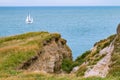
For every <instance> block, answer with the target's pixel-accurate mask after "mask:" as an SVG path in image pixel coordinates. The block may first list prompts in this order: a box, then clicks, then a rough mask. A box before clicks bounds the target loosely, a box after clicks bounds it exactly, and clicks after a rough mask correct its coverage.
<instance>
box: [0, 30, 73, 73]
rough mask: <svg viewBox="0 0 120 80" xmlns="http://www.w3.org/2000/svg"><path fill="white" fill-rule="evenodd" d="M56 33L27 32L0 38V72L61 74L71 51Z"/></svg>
mask: <svg viewBox="0 0 120 80" xmlns="http://www.w3.org/2000/svg"><path fill="white" fill-rule="evenodd" d="M66 43H67V41H66V40H65V39H63V38H61V35H60V34H58V33H49V32H29V33H25V34H20V35H15V36H9V37H3V38H0V55H1V56H0V63H1V64H0V72H4V73H5V72H6V71H7V72H11V71H14V70H16V71H17V70H18V71H19V70H28V71H44V72H46V73H61V72H63V70H62V68H61V67H62V62H63V59H69V60H71V61H72V51H71V49H70V48H69V47H68V46H67V44H66Z"/></svg>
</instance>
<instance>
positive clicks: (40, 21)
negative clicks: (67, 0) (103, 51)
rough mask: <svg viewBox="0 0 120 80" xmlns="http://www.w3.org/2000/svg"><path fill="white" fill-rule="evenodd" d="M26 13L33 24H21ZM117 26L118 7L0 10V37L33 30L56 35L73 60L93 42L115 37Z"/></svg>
mask: <svg viewBox="0 0 120 80" xmlns="http://www.w3.org/2000/svg"><path fill="white" fill-rule="evenodd" d="M28 13H30V15H31V16H32V17H33V19H34V22H33V24H26V23H25V19H26V17H27V15H28ZM119 23H120V7H119V6H92V7H90V6H77V7H72V6H68V7H65V6H62V7H60V6H56V7H55V6H54V7H50V6H46V7H42V6H41V7H0V37H5V36H12V35H17V34H22V33H26V32H34V31H47V32H50V33H54V32H57V33H60V34H61V36H62V38H64V39H66V40H67V45H68V46H69V47H70V48H71V50H72V54H73V59H76V58H77V57H78V56H79V55H82V54H83V53H84V52H85V51H87V50H90V49H91V48H92V47H93V45H94V44H95V43H96V42H98V41H100V40H102V39H105V38H107V37H108V36H110V35H112V34H116V28H117V25H118V24H119Z"/></svg>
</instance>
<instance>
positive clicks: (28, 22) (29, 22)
mask: <svg viewBox="0 0 120 80" xmlns="http://www.w3.org/2000/svg"><path fill="white" fill-rule="evenodd" d="M25 22H26V23H27V24H31V23H33V18H32V17H31V16H30V14H28V15H27V18H26V21H25Z"/></svg>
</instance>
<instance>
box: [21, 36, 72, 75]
mask: <svg viewBox="0 0 120 80" xmlns="http://www.w3.org/2000/svg"><path fill="white" fill-rule="evenodd" d="M39 46H40V49H39V50H38V52H37V55H36V56H34V57H32V58H31V59H29V60H28V61H25V62H24V63H23V64H22V66H21V67H20V69H26V70H30V71H44V72H47V73H60V72H61V71H62V69H61V65H62V61H63V59H65V58H68V59H71V60H72V53H71V50H70V49H69V47H68V46H67V45H66V40H64V39H62V38H61V36H60V35H59V34H52V36H48V37H47V38H46V39H44V40H43V41H42V42H40V44H39Z"/></svg>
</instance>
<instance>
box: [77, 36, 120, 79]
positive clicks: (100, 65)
mask: <svg viewBox="0 0 120 80" xmlns="http://www.w3.org/2000/svg"><path fill="white" fill-rule="evenodd" d="M119 44H120V35H112V36H110V37H108V38H107V39H104V40H100V41H99V42H97V43H95V45H94V47H93V48H92V49H91V50H89V51H87V52H85V53H84V54H82V55H81V56H79V57H78V58H77V59H76V62H78V63H80V65H79V69H78V70H77V72H76V74H77V76H84V77H93V76H96V77H103V78H105V77H110V76H112V77H113V76H116V77H119V75H120V64H119V62H120V45H119Z"/></svg>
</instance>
